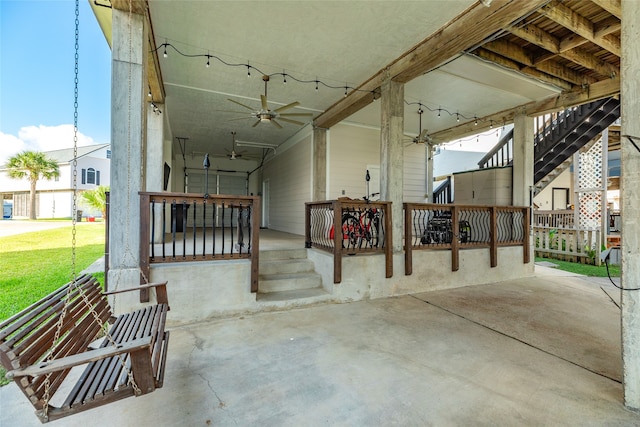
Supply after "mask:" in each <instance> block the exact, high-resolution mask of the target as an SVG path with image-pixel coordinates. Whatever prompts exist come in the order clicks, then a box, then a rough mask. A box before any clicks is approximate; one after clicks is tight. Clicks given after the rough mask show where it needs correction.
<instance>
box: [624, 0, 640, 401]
mask: <svg viewBox="0 0 640 427" xmlns="http://www.w3.org/2000/svg"><path fill="white" fill-rule="evenodd" d="M622 16H623V17H624V18H623V19H622V39H621V41H622V58H621V65H622V67H621V87H620V99H621V102H622V105H621V111H623V112H624V115H623V116H622V132H621V135H630V136H632V137H634V140H635V143H636V145H640V139H638V137H640V121H638V117H640V103H639V102H638V93H639V91H640V45H638V40H640V2H638V1H636V0H622ZM620 139H621V141H620V143H621V157H622V162H621V163H622V171H621V174H620V189H621V191H620V193H621V194H620V201H621V218H622V233H621V234H622V239H621V244H622V250H621V253H622V286H623V287H624V288H639V287H640V221H639V220H638V210H639V209H640V185H639V184H640V152H638V150H636V148H635V147H634V146H633V144H631V142H629V140H628V139H627V138H626V137H624V136H621V137H620ZM621 316H622V382H623V387H624V404H625V405H626V406H627V407H628V408H630V409H633V410H636V411H640V291H622V312H621Z"/></svg>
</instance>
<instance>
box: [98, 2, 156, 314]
mask: <svg viewBox="0 0 640 427" xmlns="http://www.w3.org/2000/svg"><path fill="white" fill-rule="evenodd" d="M112 16H113V19H112V26H113V30H112V35H113V41H112V48H111V55H112V59H111V200H110V217H109V221H110V223H109V225H110V234H109V236H110V237H109V241H110V251H109V252H110V258H109V264H110V270H109V278H108V280H109V286H110V288H111V289H115V288H118V289H122V288H124V287H131V286H137V285H138V284H139V280H140V276H139V270H138V266H139V261H140V259H139V258H140V256H139V244H140V238H139V227H140V199H139V196H138V192H139V191H141V190H142V189H143V188H144V181H143V175H144V169H143V153H144V146H143V131H144V126H143V125H144V120H145V117H144V114H143V112H144V104H145V100H146V97H147V90H146V89H147V85H146V84H145V83H144V82H145V78H144V58H145V55H146V49H147V45H146V43H145V40H146V37H145V34H144V33H145V29H144V22H143V17H142V16H140V15H136V14H129V13H128V12H123V11H120V10H117V9H113V10H112ZM132 294H135V292H132ZM136 296H137V295H135V296H134V297H133V298H132V300H133V301H135V297H136ZM118 301H120V299H119V300H118ZM125 305H126V304H119V306H118V309H120V310H123V311H124V310H126V308H125V307H124V306H125Z"/></svg>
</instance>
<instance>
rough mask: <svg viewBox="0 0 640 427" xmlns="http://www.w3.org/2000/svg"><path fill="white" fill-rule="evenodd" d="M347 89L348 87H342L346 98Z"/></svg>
mask: <svg viewBox="0 0 640 427" xmlns="http://www.w3.org/2000/svg"><path fill="white" fill-rule="evenodd" d="M347 89H349V86H347V85H345V86H344V97H345V98H346V97H347Z"/></svg>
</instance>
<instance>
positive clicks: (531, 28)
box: [509, 24, 560, 53]
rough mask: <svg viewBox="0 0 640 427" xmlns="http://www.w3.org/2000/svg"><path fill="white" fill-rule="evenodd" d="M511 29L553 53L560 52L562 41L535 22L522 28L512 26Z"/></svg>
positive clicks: (512, 32)
mask: <svg viewBox="0 0 640 427" xmlns="http://www.w3.org/2000/svg"><path fill="white" fill-rule="evenodd" d="M509 31H510V32H511V34H513V35H516V36H518V37H520V38H521V39H524V40H526V41H528V42H529V43H533V44H535V45H536V46H540V47H541V48H543V49H546V50H548V51H549V52H551V53H560V41H559V40H558V38H557V37H554V36H553V35H551V34H549V33H548V32H546V31H544V30H543V29H542V28H539V27H537V26H535V25H533V24H528V25H525V26H524V27H520V28H511V29H510V30H509Z"/></svg>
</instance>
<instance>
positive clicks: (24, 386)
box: [0, 275, 169, 423]
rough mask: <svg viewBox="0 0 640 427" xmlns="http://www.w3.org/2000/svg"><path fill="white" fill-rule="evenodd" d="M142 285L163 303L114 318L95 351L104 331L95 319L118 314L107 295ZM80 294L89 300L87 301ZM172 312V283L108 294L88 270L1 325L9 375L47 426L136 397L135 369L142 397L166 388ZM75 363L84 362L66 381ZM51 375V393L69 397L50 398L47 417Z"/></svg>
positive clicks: (0, 345) (0, 348)
mask: <svg viewBox="0 0 640 427" xmlns="http://www.w3.org/2000/svg"><path fill="white" fill-rule="evenodd" d="M69 286H72V289H71V291H70V294H69V297H70V298H69V300H68V301H67V302H66V315H65V318H64V322H63V324H62V327H61V328H60V338H59V340H58V345H57V346H56V347H55V349H54V350H53V353H54V354H53V357H52V358H51V360H48V355H49V353H51V351H52V347H53V339H54V336H55V331H56V328H57V323H58V320H59V318H60V316H61V314H62V311H63V307H64V306H65V301H66V300H67V289H68V287H69ZM142 287H145V288H155V289H156V297H157V298H156V299H157V304H154V305H149V306H146V307H144V308H141V309H139V310H136V311H133V312H131V313H124V314H122V315H120V316H118V317H116V318H115V321H114V322H113V324H112V326H111V327H110V329H109V336H110V337H111V340H109V339H107V338H106V337H105V338H104V339H103V340H102V343H101V344H100V345H99V347H98V348H94V349H90V348H89V346H90V344H92V343H94V342H95V341H96V340H97V339H98V338H99V335H100V333H101V331H102V329H101V327H100V325H99V324H98V322H97V321H96V319H95V317H96V316H97V317H98V318H99V320H100V322H102V323H105V322H107V321H108V320H109V319H110V318H112V313H111V309H110V307H109V304H108V302H107V295H109V294H116V293H121V292H127V291H129V290H135V291H137V290H139V289H140V288H142ZM82 293H84V295H85V296H86V297H87V299H88V300H89V306H87V303H86V302H85V301H84V299H83V298H82V296H81V295H82ZM92 310H93V311H95V313H96V314H95V315H94V314H93V313H92ZM168 310H169V305H168V298H167V293H166V282H163V283H153V284H147V285H141V286H140V287H134V288H131V289H125V290H118V291H113V292H107V293H102V292H101V290H100V284H99V283H98V282H97V281H96V280H95V278H93V277H92V276H89V275H82V276H79V277H78V278H77V280H76V283H75V284H74V283H68V284H66V285H64V286H63V287H62V288H60V289H58V290H56V291H54V292H53V293H51V294H50V295H48V296H46V297H44V298H42V299H41V300H40V301H38V302H36V303H35V304H32V305H31V306H29V307H27V308H26V309H24V310H23V311H21V312H20V313H18V314H16V315H14V316H12V317H11V318H9V319H7V320H6V321H4V322H3V323H2V324H0V362H1V363H2V365H3V366H4V367H5V368H6V369H7V371H9V372H8V373H7V377H10V378H12V379H13V380H14V382H15V383H16V384H17V385H18V387H19V388H20V389H21V390H22V392H23V393H24V394H25V396H26V397H27V398H28V399H29V401H30V402H31V403H32V405H33V406H34V408H35V409H36V415H38V417H39V418H40V420H41V421H42V422H43V423H44V422H47V421H52V420H55V419H58V418H63V417H65V416H68V415H71V414H74V413H77V412H80V411H85V410H87V409H91V408H95V407H98V406H102V405H104V404H107V403H111V402H114V401H116V400H120V399H123V398H126V397H130V396H135V395H137V392H136V390H135V388H134V386H133V385H132V384H131V383H130V381H129V377H128V372H129V371H131V373H132V374H133V378H134V381H135V384H136V385H137V387H138V388H139V391H140V393H139V394H140V395H142V394H147V393H150V392H153V391H154V390H155V389H156V388H160V387H162V385H163V382H164V372H165V363H166V357H167V347H168V342H169V332H168V331H165V322H166V316H167V311H168ZM112 342H113V343H112ZM114 344H115V345H114ZM76 367H79V368H78V369H82V367H84V371H83V372H82V374H81V375H80V376H79V377H78V379H77V380H75V383H74V384H68V383H69V381H70V379H69V378H67V376H68V375H69V373H70V372H71V371H72V368H76ZM47 375H49V386H48V390H49V395H50V396H53V395H54V394H55V393H56V392H57V391H60V392H61V393H62V392H64V396H66V397H64V396H63V397H64V400H60V401H61V402H63V403H62V404H61V405H59V406H54V405H52V404H51V401H49V403H48V408H47V411H46V412H47V416H45V410H44V409H45V408H44V404H45V393H46V389H47V387H46V385H45V379H46V377H47ZM65 379H66V380H67V381H66V384H65V385H64V387H63V383H65ZM68 389H70V391H68V392H66V391H65V390H68ZM56 398H57V396H56Z"/></svg>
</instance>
